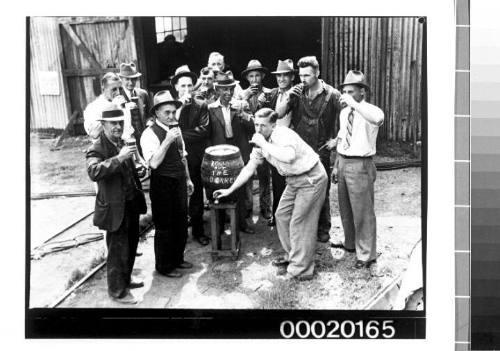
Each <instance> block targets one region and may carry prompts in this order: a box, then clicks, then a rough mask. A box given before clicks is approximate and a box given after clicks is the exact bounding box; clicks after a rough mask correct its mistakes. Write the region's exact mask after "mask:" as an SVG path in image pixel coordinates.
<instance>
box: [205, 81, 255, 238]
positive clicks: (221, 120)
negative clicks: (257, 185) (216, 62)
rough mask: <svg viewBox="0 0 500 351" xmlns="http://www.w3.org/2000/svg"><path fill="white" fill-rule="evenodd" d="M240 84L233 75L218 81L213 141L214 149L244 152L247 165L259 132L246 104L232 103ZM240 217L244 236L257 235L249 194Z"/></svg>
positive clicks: (212, 116)
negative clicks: (224, 146) (251, 220)
mask: <svg viewBox="0 0 500 351" xmlns="http://www.w3.org/2000/svg"><path fill="white" fill-rule="evenodd" d="M237 84H238V82H237V81H236V80H235V79H234V77H233V74H232V72H231V71H227V72H226V73H221V72H218V73H217V76H216V78H215V83H214V85H215V89H216V90H217V94H218V95H219V99H218V100H217V101H216V102H214V103H212V104H210V105H208V115H209V118H210V122H209V131H210V132H209V139H210V144H211V145H220V144H231V145H234V146H237V147H238V148H239V149H240V153H241V157H242V159H243V162H244V163H247V162H248V160H249V159H250V151H251V147H250V143H249V139H250V137H251V136H252V135H253V133H254V132H255V126H254V124H253V119H252V116H251V115H250V114H248V113H246V112H245V111H244V109H243V104H242V103H241V101H238V100H236V101H235V100H231V99H232V97H233V94H234V89H235V86H236V85H237ZM237 198H238V203H237V210H238V215H239V216H238V217H239V227H240V228H239V229H240V230H241V231H243V232H246V233H249V234H253V233H254V232H255V230H254V228H253V226H252V225H250V224H249V223H247V221H246V208H245V192H244V189H241V190H240V191H238V196H237Z"/></svg>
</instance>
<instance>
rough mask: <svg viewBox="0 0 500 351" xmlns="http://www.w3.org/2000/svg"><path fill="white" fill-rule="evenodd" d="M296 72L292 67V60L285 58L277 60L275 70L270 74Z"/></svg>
mask: <svg viewBox="0 0 500 351" xmlns="http://www.w3.org/2000/svg"><path fill="white" fill-rule="evenodd" d="M295 72H297V71H296V70H295V69H294V68H293V61H292V60H290V59H286V60H283V61H281V60H278V67H276V71H274V72H271V74H283V73H295Z"/></svg>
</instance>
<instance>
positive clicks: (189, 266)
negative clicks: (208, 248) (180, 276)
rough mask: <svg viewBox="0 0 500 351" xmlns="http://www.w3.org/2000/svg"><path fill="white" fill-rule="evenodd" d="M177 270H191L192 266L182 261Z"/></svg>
mask: <svg viewBox="0 0 500 351" xmlns="http://www.w3.org/2000/svg"><path fill="white" fill-rule="evenodd" d="M177 268H181V269H190V268H193V264H192V263H191V262H187V261H184V262H182V263H181V264H180V265H178V266H177Z"/></svg>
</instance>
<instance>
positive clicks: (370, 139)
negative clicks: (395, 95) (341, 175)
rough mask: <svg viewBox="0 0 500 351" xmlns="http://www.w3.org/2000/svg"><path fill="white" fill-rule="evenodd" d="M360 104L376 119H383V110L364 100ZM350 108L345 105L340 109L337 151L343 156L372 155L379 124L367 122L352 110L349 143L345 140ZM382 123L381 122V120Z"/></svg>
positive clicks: (374, 150)
mask: <svg viewBox="0 0 500 351" xmlns="http://www.w3.org/2000/svg"><path fill="white" fill-rule="evenodd" d="M360 104H362V105H363V109H366V110H368V111H369V113H370V114H371V115H372V116H377V119H382V121H383V119H384V112H383V111H382V110H381V109H380V108H378V107H377V106H375V105H372V104H370V103H368V102H366V101H365V100H362V101H361V102H360ZM350 111H351V108H350V107H349V106H348V107H345V108H344V109H343V110H342V111H340V118H339V119H340V129H339V132H338V134H337V137H338V138H339V139H341V140H340V142H339V143H338V144H337V152H338V153H340V154H341V155H345V156H361V157H367V156H373V155H375V153H376V151H377V150H376V143H377V134H378V129H379V125H376V124H372V123H370V122H368V121H367V120H366V119H365V118H363V116H362V115H361V114H360V113H359V112H358V111H356V110H354V112H353V113H354V120H353V123H352V135H351V138H350V145H348V144H347V142H346V135H347V125H348V124H349V120H348V118H349V112H350ZM382 123H383V122H382ZM382 123H381V124H380V125H382Z"/></svg>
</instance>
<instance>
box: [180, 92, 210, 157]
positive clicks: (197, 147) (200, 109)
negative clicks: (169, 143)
mask: <svg viewBox="0 0 500 351" xmlns="http://www.w3.org/2000/svg"><path fill="white" fill-rule="evenodd" d="M191 101H192V103H191V104H189V105H186V106H184V107H182V110H181V113H180V116H179V127H180V128H181V131H182V139H184V144H185V145H186V152H187V154H188V155H187V160H188V163H189V164H194V163H196V162H201V159H202V158H203V154H204V152H205V148H206V147H207V146H208V125H209V118H208V109H207V104H206V103H205V102H203V101H200V100H198V99H192V100H191Z"/></svg>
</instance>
